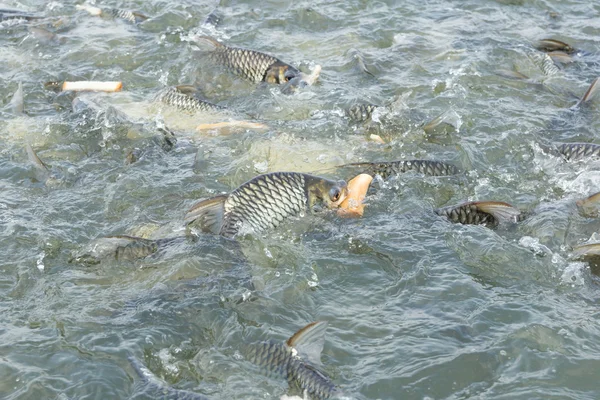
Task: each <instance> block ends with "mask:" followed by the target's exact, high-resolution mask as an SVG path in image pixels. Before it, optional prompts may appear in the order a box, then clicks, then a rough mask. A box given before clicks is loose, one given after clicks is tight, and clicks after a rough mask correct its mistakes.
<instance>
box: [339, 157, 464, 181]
mask: <svg viewBox="0 0 600 400" xmlns="http://www.w3.org/2000/svg"><path fill="white" fill-rule="evenodd" d="M343 167H360V168H364V171H363V173H365V174H369V175H372V176H375V175H380V176H381V177H382V178H383V179H387V178H389V177H390V176H392V175H399V174H401V173H404V172H408V171H416V172H418V173H421V174H423V175H428V176H447V175H457V174H458V173H459V170H458V168H456V167H455V166H454V165H452V164H447V163H445V162H441V161H432V160H401V161H387V162H385V161H384V162H373V163H352V164H346V165H343Z"/></svg>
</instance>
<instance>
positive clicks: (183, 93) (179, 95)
mask: <svg viewBox="0 0 600 400" xmlns="http://www.w3.org/2000/svg"><path fill="white" fill-rule="evenodd" d="M198 94H199V91H198V89H197V88H195V87H194V86H189V85H180V86H174V87H169V88H167V89H165V90H163V91H161V92H160V93H159V94H158V96H156V101H158V102H161V103H163V104H166V105H168V106H172V107H175V108H176V109H178V110H179V111H185V112H187V113H190V114H193V113H196V112H220V111H224V110H225V107H221V106H218V105H216V104H213V103H210V102H208V101H205V100H202V99H200V98H198V97H197V95H198Z"/></svg>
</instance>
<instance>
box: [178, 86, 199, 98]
mask: <svg viewBox="0 0 600 400" xmlns="http://www.w3.org/2000/svg"><path fill="white" fill-rule="evenodd" d="M175 90H177V91H178V92H179V93H181V94H185V95H188V96H194V95H196V94H197V93H198V88H197V87H196V86H193V85H177V86H175Z"/></svg>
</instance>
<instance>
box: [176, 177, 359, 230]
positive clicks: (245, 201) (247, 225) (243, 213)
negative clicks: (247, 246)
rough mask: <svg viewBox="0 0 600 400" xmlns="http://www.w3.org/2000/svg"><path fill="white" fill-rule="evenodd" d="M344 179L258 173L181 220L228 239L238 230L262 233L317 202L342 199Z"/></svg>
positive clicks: (328, 204) (330, 203) (331, 205)
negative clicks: (335, 179) (333, 179)
mask: <svg viewBox="0 0 600 400" xmlns="http://www.w3.org/2000/svg"><path fill="white" fill-rule="evenodd" d="M346 194H347V188H346V182H345V181H338V182H334V181H330V180H328V179H324V178H321V177H318V176H313V175H308V174H302V173H296V172H273V173H270V174H265V175H259V176H257V177H255V178H253V179H252V180H250V181H248V182H246V183H244V184H243V185H241V186H240V187H238V188H237V189H235V190H234V191H233V192H231V193H230V194H228V195H221V196H216V197H213V198H210V199H207V200H203V201H201V202H199V203H197V204H196V205H194V206H193V207H192V208H191V209H190V210H189V211H188V212H187V214H186V216H185V222H186V223H187V224H188V225H190V224H194V225H198V226H200V228H201V229H202V230H203V231H204V232H211V233H214V234H219V235H222V236H225V237H229V238H232V237H234V236H235V235H237V234H238V233H240V232H246V231H253V232H256V233H258V232H262V231H265V230H268V229H271V228H275V227H277V226H279V224H281V223H282V222H283V221H284V220H285V219H286V218H288V217H290V216H294V215H299V214H301V213H302V212H304V211H306V210H307V209H309V210H311V211H312V209H313V207H314V206H315V205H317V204H318V203H322V204H324V205H325V206H326V207H328V208H334V207H337V206H339V204H340V203H341V202H342V201H343V200H344V199H345V198H346Z"/></svg>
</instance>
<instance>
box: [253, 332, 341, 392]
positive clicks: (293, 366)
mask: <svg viewBox="0 0 600 400" xmlns="http://www.w3.org/2000/svg"><path fill="white" fill-rule="evenodd" d="M326 329H327V322H326V321H318V322H311V323H310V324H308V325H306V326H305V327H304V328H302V329H300V330H299V331H298V332H296V333H294V334H293V335H292V336H291V337H290V338H289V339H288V340H287V341H285V342H274V341H267V342H260V343H254V344H251V345H247V346H246V348H245V349H244V353H245V354H244V355H245V357H246V359H247V360H248V361H250V362H252V363H254V364H256V365H257V366H258V367H259V368H260V369H261V371H262V372H263V373H265V374H267V375H269V376H279V377H283V378H286V379H287V381H288V382H289V384H290V386H295V387H297V388H298V389H299V390H300V392H304V393H305V394H306V395H307V397H308V398H311V399H329V398H331V397H332V396H334V395H340V394H341V391H340V390H339V389H338V388H337V387H336V386H335V385H334V384H333V382H331V380H330V379H329V378H328V377H326V376H325V375H324V374H323V373H322V372H320V371H319V370H318V369H317V367H316V366H318V365H320V364H321V351H322V350H323V345H324V343H325V330H326Z"/></svg>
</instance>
